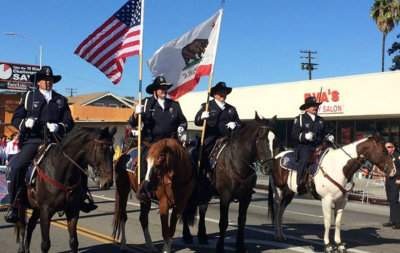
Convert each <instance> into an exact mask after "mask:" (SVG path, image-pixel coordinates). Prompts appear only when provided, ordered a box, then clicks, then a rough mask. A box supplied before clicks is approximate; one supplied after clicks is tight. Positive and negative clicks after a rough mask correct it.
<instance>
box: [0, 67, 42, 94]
mask: <svg viewBox="0 0 400 253" xmlns="http://www.w3.org/2000/svg"><path fill="white" fill-rule="evenodd" d="M39 69H40V67H39V66H38V65H27V64H16V63H7V62H0V89H7V90H20V91H25V90H27V89H28V87H32V86H33V85H34V84H33V83H32V82H31V81H29V77H30V76H31V75H32V74H35V73H36V72H38V71H39Z"/></svg>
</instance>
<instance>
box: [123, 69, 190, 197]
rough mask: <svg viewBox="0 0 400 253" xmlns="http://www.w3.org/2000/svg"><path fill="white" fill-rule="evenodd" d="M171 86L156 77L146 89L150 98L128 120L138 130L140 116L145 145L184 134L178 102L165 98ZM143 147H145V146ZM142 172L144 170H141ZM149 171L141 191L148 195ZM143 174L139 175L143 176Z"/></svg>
mask: <svg viewBox="0 0 400 253" xmlns="http://www.w3.org/2000/svg"><path fill="white" fill-rule="evenodd" d="M171 87H172V84H171V83H169V82H167V80H166V79H165V77H164V76H157V77H156V78H155V79H154V81H153V83H151V84H150V85H148V86H147V87H146V92H147V93H148V94H150V95H151V96H149V97H146V98H145V99H143V101H142V103H141V105H137V106H136V107H135V112H134V113H133V114H132V116H131V117H130V118H129V121H128V122H129V124H130V125H131V127H132V128H133V129H135V128H138V118H139V117H138V115H139V114H141V115H142V126H143V127H142V132H141V133H142V136H143V140H144V142H146V143H147V144H151V143H154V142H156V141H158V140H161V139H164V138H178V137H181V136H183V135H184V134H185V132H186V129H187V120H186V117H185V116H184V115H183V112H182V109H181V106H180V105H179V103H178V102H176V101H173V100H171V99H169V98H167V91H168V89H170V88H171ZM143 147H146V146H145V145H144V146H143ZM147 151H148V149H147V148H144V149H143V152H142V161H141V168H143V169H145V168H146V167H147V164H146V160H145V157H146V154H147ZM142 171H144V170H142ZM150 172H151V171H150V170H149V171H147V173H146V177H145V181H144V182H143V187H142V190H144V191H145V192H146V193H149V189H150V188H151V187H150V186H149V185H148V183H149V180H150ZM143 175H144V173H141V176H143Z"/></svg>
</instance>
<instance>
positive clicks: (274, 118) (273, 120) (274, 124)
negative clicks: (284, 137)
mask: <svg viewBox="0 0 400 253" xmlns="http://www.w3.org/2000/svg"><path fill="white" fill-rule="evenodd" d="M277 118H278V117H277V116H276V115H274V117H272V119H270V120H269V122H268V125H269V126H270V127H272V128H273V129H275V126H276V123H277V121H278V120H277Z"/></svg>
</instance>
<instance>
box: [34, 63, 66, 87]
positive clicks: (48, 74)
mask: <svg viewBox="0 0 400 253" xmlns="http://www.w3.org/2000/svg"><path fill="white" fill-rule="evenodd" d="M48 79H52V80H53V83H56V82H58V81H60V80H61V76H60V75H53V70H51V68H50V66H43V67H42V68H41V69H40V70H39V71H38V72H36V73H35V74H33V75H31V76H30V77H29V80H30V81H31V82H32V83H35V84H36V82H37V81H39V80H48Z"/></svg>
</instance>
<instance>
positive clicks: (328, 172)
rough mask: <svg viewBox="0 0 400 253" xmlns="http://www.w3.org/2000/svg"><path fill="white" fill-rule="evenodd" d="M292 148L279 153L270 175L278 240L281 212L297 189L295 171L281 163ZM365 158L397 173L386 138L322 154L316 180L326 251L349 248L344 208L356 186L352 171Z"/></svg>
mask: <svg viewBox="0 0 400 253" xmlns="http://www.w3.org/2000/svg"><path fill="white" fill-rule="evenodd" d="M289 152H293V151H284V152H282V153H280V154H278V155H277V156H276V159H275V162H274V167H273V168H272V172H271V175H270V182H269V196H268V204H269V210H271V211H272V212H271V213H272V221H273V223H274V226H275V239H276V240H285V237H284V234H283V231H282V216H283V213H284V211H285V208H286V207H287V206H288V205H289V203H290V202H291V201H292V199H293V197H294V195H295V193H297V184H296V176H297V175H296V171H295V170H288V169H286V168H284V167H283V166H282V165H281V160H284V157H285V156H286V155H287V154H288V153H289ZM366 160H368V161H370V162H371V163H373V164H374V165H376V166H377V167H378V168H379V169H380V170H382V171H383V172H384V173H385V174H386V175H394V173H395V166H394V164H393V161H392V158H391V156H390V155H389V154H388V153H387V151H386V149H385V146H384V141H383V140H382V139H380V138H378V137H368V138H364V139H361V140H358V141H356V142H353V143H351V144H348V145H346V146H343V147H342V148H338V149H333V148H328V149H327V150H326V152H325V153H324V154H323V155H322V156H321V159H320V161H319V164H318V168H317V171H316V173H315V174H314V176H313V180H314V183H315V190H316V193H317V194H318V195H319V196H320V198H321V201H322V211H323V215H324V227H325V233H324V244H325V252H341V253H342V252H346V246H345V244H344V243H342V241H341V237H340V226H341V220H342V214H343V209H344V207H345V205H346V203H347V198H348V193H349V192H350V191H351V189H352V187H353V186H354V183H353V181H352V178H353V175H354V173H355V172H356V171H357V170H358V169H359V168H360V167H361V165H362V163H363V162H364V161H366ZM332 208H333V209H334V211H335V212H334V215H336V217H335V237H334V240H335V244H333V243H332V244H331V243H330V241H329V228H330V226H331V216H332Z"/></svg>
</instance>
